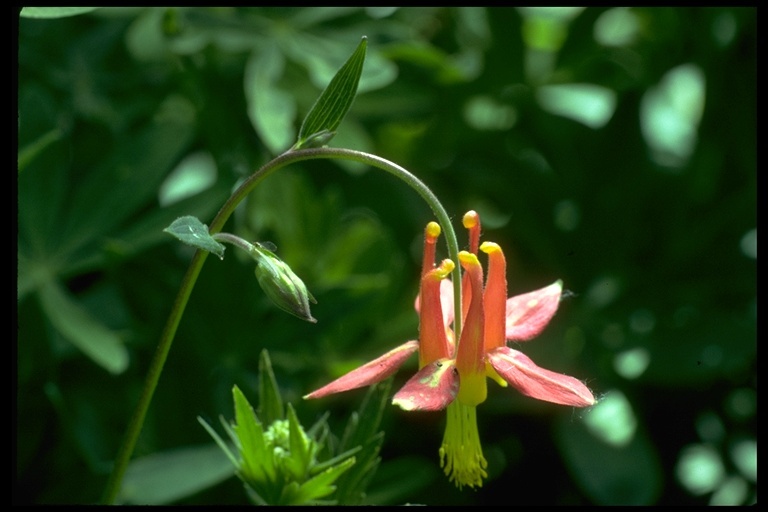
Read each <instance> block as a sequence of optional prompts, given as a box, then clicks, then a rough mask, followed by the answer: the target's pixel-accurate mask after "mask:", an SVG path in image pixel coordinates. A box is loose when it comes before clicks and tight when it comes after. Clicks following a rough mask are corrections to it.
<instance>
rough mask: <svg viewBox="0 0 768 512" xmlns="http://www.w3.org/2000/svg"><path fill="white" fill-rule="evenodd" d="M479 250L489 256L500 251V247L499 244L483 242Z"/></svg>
mask: <svg viewBox="0 0 768 512" xmlns="http://www.w3.org/2000/svg"><path fill="white" fill-rule="evenodd" d="M480 250H481V251H483V252H484V253H486V254H491V253H492V252H496V251H500V250H501V247H499V244H497V243H494V242H483V243H482V244H480Z"/></svg>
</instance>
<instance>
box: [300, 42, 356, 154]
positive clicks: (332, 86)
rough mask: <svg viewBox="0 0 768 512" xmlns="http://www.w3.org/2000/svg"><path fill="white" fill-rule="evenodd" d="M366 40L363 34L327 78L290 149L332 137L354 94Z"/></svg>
mask: <svg viewBox="0 0 768 512" xmlns="http://www.w3.org/2000/svg"><path fill="white" fill-rule="evenodd" d="M367 44H368V39H367V38H366V37H365V36H363V38H362V40H361V41H360V44H359V45H358V46H357V49H355V51H354V53H352V55H351V56H350V57H349V59H348V60H347V62H346V63H345V64H344V65H343V66H342V67H341V69H339V71H338V73H336V75H335V76H334V77H333V79H331V82H330V83H329V84H328V87H326V88H325V90H324V91H323V93H322V94H321V95H320V97H319V98H318V99H317V101H316V102H315V104H314V106H313V107H312V109H311V110H310V111H309V113H308V114H307V117H306V118H304V122H303V123H302V124H301V129H300V130H299V139H298V141H297V142H296V144H295V145H294V146H293V149H301V148H304V147H313V146H318V145H323V144H325V143H327V142H328V141H329V140H330V139H331V138H332V137H333V135H334V134H335V132H336V128H338V126H339V124H341V120H342V119H344V116H345V115H346V114H347V111H349V108H350V107H351V106H352V101H353V100H354V99H355V95H356V94H357V85H358V83H359V82H360V75H361V74H362V72H363V62H364V61H365V49H366V46H367Z"/></svg>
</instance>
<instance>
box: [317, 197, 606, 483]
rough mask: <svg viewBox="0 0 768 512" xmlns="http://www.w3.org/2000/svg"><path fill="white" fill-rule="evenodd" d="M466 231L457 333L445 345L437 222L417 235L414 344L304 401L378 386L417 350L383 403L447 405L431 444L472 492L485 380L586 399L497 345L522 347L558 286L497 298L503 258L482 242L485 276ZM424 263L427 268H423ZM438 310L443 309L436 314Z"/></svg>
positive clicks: (481, 466)
mask: <svg viewBox="0 0 768 512" xmlns="http://www.w3.org/2000/svg"><path fill="white" fill-rule="evenodd" d="M464 225H465V227H467V228H468V229H469V233H470V252H467V251H462V252H461V253H459V260H460V263H461V265H462V267H463V268H464V271H465V273H464V277H463V283H462V284H463V285H464V286H463V289H462V299H463V303H464V306H463V312H462V316H463V317H464V328H463V329H462V331H461V336H460V339H459V341H458V343H457V344H456V345H455V346H454V344H453V342H452V340H453V333H452V331H451V330H450V324H451V322H452V321H453V316H452V315H451V314H449V313H448V312H446V313H444V311H445V310H446V309H451V307H450V305H451V303H452V300H453V291H452V287H451V286H450V285H446V283H449V281H447V280H446V279H445V278H446V277H447V276H448V275H449V274H450V272H451V271H452V270H453V268H454V264H453V262H452V261H451V260H443V261H442V262H441V264H440V265H439V266H437V267H434V254H435V250H434V245H435V241H436V239H437V236H439V234H440V228H439V226H438V225H437V224H436V223H434V222H431V223H430V224H429V225H427V229H426V230H425V243H424V262H423V265H422V278H421V289H420V293H419V299H418V300H417V303H416V307H417V310H418V311H419V341H418V342H416V341H409V342H406V343H405V344H403V345H401V346H399V347H397V348H395V349H393V350H391V351H390V352H387V353H386V354H384V355H383V356H381V357H379V358H377V359H375V360H374V361H371V362H370V363H367V364H365V365H363V366H361V367H359V368H357V369H355V370H353V371H351V372H349V373H348V374H346V375H344V376H342V377H340V378H339V379H336V380H335V381H333V382H331V383H330V384H328V385H326V386H324V387H322V388H320V389H318V390H317V391H314V392H313V393H310V394H309V395H307V396H305V398H320V397H322V396H326V395H329V394H333V393H338V392H341V391H346V390H350V389H355V388H358V387H362V386H366V385H370V384H373V383H375V382H379V381H381V380H383V379H385V378H387V377H389V376H390V375H392V374H393V373H394V372H395V371H397V369H398V368H399V367H400V366H401V365H402V364H403V362H405V360H406V359H407V357H408V356H410V355H411V354H412V353H413V352H415V351H416V350H417V349H418V350H419V371H418V372H417V373H416V374H415V375H414V376H413V377H411V379H409V380H408V382H406V384H405V385H404V386H403V387H402V388H401V389H400V391H398V392H397V393H396V394H395V396H394V398H393V400H392V402H393V403H394V404H396V405H398V406H400V407H401V408H402V409H405V410H409V411H410V410H427V411H432V410H440V409H445V408H446V407H447V409H448V417H447V424H446V431H445V435H444V437H443V443H442V446H441V447H440V463H441V465H442V466H444V470H445V473H446V474H447V475H448V476H449V478H450V479H451V480H452V481H453V482H455V483H456V485H457V486H458V487H459V488H461V487H462V486H464V485H469V486H470V487H475V486H478V487H479V486H481V485H482V479H483V478H484V477H486V476H487V474H486V472H485V467H486V466H487V463H486V460H485V458H484V457H483V452H482V447H481V445H480V436H479V434H478V431H477V420H476V407H477V406H478V405H479V404H481V403H482V402H484V401H485V398H486V395H487V387H486V377H490V378H492V379H494V380H496V381H497V382H498V383H499V384H501V385H502V386H506V385H507V384H509V385H511V386H512V387H514V388H516V389H517V390H518V391H520V392H521V393H522V394H524V395H527V396H530V397H532V398H536V399H538V400H544V401H548V402H553V403H556V404H563V405H571V406H576V407H584V406H588V405H592V404H594V403H595V398H594V397H593V395H592V393H591V392H590V391H589V389H588V388H587V387H586V386H585V385H584V384H582V383H581V382H580V381H579V380H577V379H575V378H574V377H570V376H568V375H563V374H560V373H556V372H552V371H550V370H546V369H544V368H540V367H539V366H537V365H536V364H535V363H534V362H533V361H531V359H530V358H528V357H527V356H525V355H524V354H523V353H522V352H519V351H517V350H514V349H511V348H509V347H507V345H506V342H507V340H514V341H527V340H530V339H531V338H534V337H535V336H537V335H538V334H539V333H540V332H541V331H542V330H543V329H544V327H546V325H547V324H548V323H549V321H550V319H551V318H552V316H553V315H554V314H555V311H557V306H558V304H559V302H560V294H561V292H562V282H561V281H556V282H555V283H553V284H551V285H550V286H547V287H545V288H542V289H540V290H536V291H533V292H530V293H526V294H523V295H518V296H516V297H511V298H509V299H507V298H506V295H507V280H506V262H505V259H504V253H503V252H502V250H501V248H500V247H499V246H498V245H496V244H494V243H492V242H485V243H483V244H482V245H480V246H479V249H480V250H481V251H482V252H484V253H486V254H487V255H488V278H487V280H486V282H485V287H483V268H482V265H481V264H480V261H479V260H478V258H477V254H476V252H477V249H478V243H479V234H480V218H479V216H478V215H477V214H476V213H475V212H469V213H467V214H466V215H465V216H464ZM433 267H434V268H433ZM444 306H446V307H445V308H444Z"/></svg>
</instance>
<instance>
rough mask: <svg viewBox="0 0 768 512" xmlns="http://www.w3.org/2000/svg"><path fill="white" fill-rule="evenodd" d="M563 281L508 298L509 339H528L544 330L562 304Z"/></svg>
mask: <svg viewBox="0 0 768 512" xmlns="http://www.w3.org/2000/svg"><path fill="white" fill-rule="evenodd" d="M562 291H563V282H562V281H559V280H558V281H555V282H554V283H552V284H551V285H549V286H547V287H546V288H542V289H540V290H536V291H533V292H529V293H524V294H522V295H517V296H515V297H510V298H508V299H507V329H506V330H507V339H508V340H512V341H528V340H530V339H531V338H535V337H536V336H538V335H539V333H541V331H543V330H544V328H545V327H546V326H547V324H548V323H549V321H550V320H551V319H552V317H553V316H554V315H555V312H556V311H557V306H558V305H559V304H560V293H561V292H562Z"/></svg>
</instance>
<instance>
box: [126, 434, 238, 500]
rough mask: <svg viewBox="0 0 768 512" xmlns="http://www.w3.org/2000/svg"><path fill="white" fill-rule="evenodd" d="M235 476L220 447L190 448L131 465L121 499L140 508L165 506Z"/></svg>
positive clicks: (157, 455)
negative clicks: (142, 506) (141, 506)
mask: <svg viewBox="0 0 768 512" xmlns="http://www.w3.org/2000/svg"><path fill="white" fill-rule="evenodd" d="M233 475H234V468H233V467H232V465H231V464H230V462H229V461H228V460H227V457H226V456H225V455H224V453H222V451H221V449H220V448H219V446H217V445H216V444H208V445H203V446H187V447H184V448H179V449H175V450H171V451H167V452H161V453H155V454H152V455H149V456H147V457H142V458H139V459H136V460H134V461H133V462H131V464H130V465H129V466H128V469H127V470H126V473H125V479H124V480H123V486H122V488H121V489H120V496H119V498H118V500H119V502H121V503H130V504H139V505H165V504H167V503H172V502H174V501H177V500H179V499H181V498H185V497H187V496H190V495H192V494H194V493H196V492H199V491H202V490H204V489H207V488H209V487H211V486H213V485H216V484H218V483H219V482H222V481H224V480H226V479H227V478H229V477H231V476H233Z"/></svg>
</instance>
